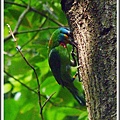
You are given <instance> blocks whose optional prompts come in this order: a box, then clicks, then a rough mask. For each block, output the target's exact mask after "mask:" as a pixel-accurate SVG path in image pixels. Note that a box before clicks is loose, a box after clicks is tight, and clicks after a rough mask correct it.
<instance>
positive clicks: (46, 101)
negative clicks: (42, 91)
mask: <svg viewBox="0 0 120 120" xmlns="http://www.w3.org/2000/svg"><path fill="white" fill-rule="evenodd" d="M55 93H56V92H54V93H52V94H51V95H50V97H49V98H48V99H47V100H46V101H45V102H44V104H43V105H42V107H41V111H40V113H41V114H42V111H43V108H44V107H45V105H46V104H47V102H48V101H49V100H50V99H51V97H52V96H53V95H54V94H55Z"/></svg>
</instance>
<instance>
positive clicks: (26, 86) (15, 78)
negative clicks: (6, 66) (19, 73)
mask: <svg viewBox="0 0 120 120" xmlns="http://www.w3.org/2000/svg"><path fill="white" fill-rule="evenodd" d="M4 73H5V74H6V75H8V76H9V77H11V78H13V79H14V80H16V81H17V82H19V83H20V84H21V85H23V86H24V87H25V88H27V89H28V90H30V91H32V92H34V93H36V94H37V92H36V91H35V90H33V89H32V88H30V87H28V86H27V85H25V84H24V83H23V82H21V81H20V80H18V79H17V78H15V77H14V76H12V75H11V74H9V73H8V72H6V71H5V70H4Z"/></svg>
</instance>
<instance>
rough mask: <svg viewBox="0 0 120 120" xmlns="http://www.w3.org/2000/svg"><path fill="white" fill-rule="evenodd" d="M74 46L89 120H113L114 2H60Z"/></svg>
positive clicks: (70, 0)
mask: <svg viewBox="0 0 120 120" xmlns="http://www.w3.org/2000/svg"><path fill="white" fill-rule="evenodd" d="M61 5H62V9H63V11H64V12H65V14H66V16H67V18H68V22H69V25H70V29H71V30H72V31H73V37H74V40H75V42H77V43H78V60H79V65H80V68H79V71H80V73H79V74H80V76H81V78H82V81H83V86H84V89H85V95H86V102H87V103H86V104H87V109H88V112H89V120H116V114H117V113H116V103H117V102H116V82H117V77H116V1H115V0H62V1H61Z"/></svg>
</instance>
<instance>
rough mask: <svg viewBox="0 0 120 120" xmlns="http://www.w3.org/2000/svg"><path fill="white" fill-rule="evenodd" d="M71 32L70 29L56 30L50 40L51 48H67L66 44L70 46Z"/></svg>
mask: <svg viewBox="0 0 120 120" xmlns="http://www.w3.org/2000/svg"><path fill="white" fill-rule="evenodd" d="M70 36H71V32H70V30H69V29H68V28H65V27H61V28H59V29H57V30H55V31H54V32H53V34H52V36H51V38H50V41H49V47H50V48H54V47H57V46H59V45H62V46H63V47H66V44H70Z"/></svg>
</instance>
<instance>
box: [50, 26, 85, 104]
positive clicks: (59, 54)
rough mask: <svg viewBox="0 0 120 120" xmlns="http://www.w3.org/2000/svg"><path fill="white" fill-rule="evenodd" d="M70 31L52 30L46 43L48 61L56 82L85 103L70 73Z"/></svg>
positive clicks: (80, 102) (79, 101)
mask: <svg viewBox="0 0 120 120" xmlns="http://www.w3.org/2000/svg"><path fill="white" fill-rule="evenodd" d="M70 36H71V31H70V30H69V29H68V28H65V27H60V28H58V29H57V30H55V31H54V32H53V34H52V35H51V37H50V40H49V43H48V63H49V66H50V69H51V71H52V73H53V76H54V78H55V79H56V81H57V83H58V84H59V85H61V86H62V87H66V88H67V89H68V90H69V91H70V93H72V95H73V96H74V98H75V99H76V100H77V101H78V103H79V104H80V105H82V106H85V105H86V102H85V98H84V97H83V95H81V93H79V91H78V89H77V88H76V87H75V85H74V83H73V81H74V79H73V77H72V75H71V60H70V53H69V51H68V47H67V45H68V44H70V45H72V42H71V41H70Z"/></svg>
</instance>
